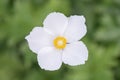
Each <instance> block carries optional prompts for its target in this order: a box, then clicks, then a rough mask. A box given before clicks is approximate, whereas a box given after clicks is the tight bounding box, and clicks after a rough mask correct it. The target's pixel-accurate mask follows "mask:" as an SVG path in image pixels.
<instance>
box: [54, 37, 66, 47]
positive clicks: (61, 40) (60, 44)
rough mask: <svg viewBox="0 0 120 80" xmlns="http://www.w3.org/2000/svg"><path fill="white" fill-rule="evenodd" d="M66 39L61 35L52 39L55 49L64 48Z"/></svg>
mask: <svg viewBox="0 0 120 80" xmlns="http://www.w3.org/2000/svg"><path fill="white" fill-rule="evenodd" d="M66 43H67V40H66V38H64V37H62V36H58V37H56V38H55V39H54V41H53V44H54V46H55V48H57V49H64V48H65V47H66Z"/></svg>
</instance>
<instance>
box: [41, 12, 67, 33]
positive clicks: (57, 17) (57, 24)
mask: <svg viewBox="0 0 120 80" xmlns="http://www.w3.org/2000/svg"><path fill="white" fill-rule="evenodd" d="M67 22H68V19H67V17H66V16H65V15H64V14H62V13H58V12H53V13H50V14H49V15H48V16H47V17H46V19H45V20H44V23H43V24H44V28H47V29H48V30H50V31H51V32H53V33H55V34H57V35H61V34H62V33H63V32H64V30H65V28H66V25H67Z"/></svg>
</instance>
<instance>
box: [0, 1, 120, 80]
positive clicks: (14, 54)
mask: <svg viewBox="0 0 120 80" xmlns="http://www.w3.org/2000/svg"><path fill="white" fill-rule="evenodd" d="M54 11H57V12H62V13H64V14H65V15H67V16H69V15H72V14H79V15H84V16H85V17H86V25H87V27H88V33H87V35H86V36H85V37H84V39H83V41H84V42H85V44H86V45H87V47H88V50H89V60H88V61H87V62H86V64H85V65H81V66H76V67H71V66H68V65H65V64H64V65H62V67H61V69H60V70H58V71H54V72H49V71H44V70H41V69H40V68H39V66H38V64H37V60H36V54H34V53H32V52H31V51H30V49H29V48H28V45H27V42H26V40H25V39H24V38H25V36H26V35H27V34H28V33H29V32H30V31H31V30H32V28H33V27H34V26H40V25H42V22H43V20H44V18H45V17H46V15H48V14H49V13H50V12H54ZM119 14H120V1H119V0H0V80H120V15H119Z"/></svg>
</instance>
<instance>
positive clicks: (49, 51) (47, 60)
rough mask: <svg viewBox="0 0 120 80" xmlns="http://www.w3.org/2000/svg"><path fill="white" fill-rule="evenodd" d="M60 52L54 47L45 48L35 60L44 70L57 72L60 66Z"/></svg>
mask: <svg viewBox="0 0 120 80" xmlns="http://www.w3.org/2000/svg"><path fill="white" fill-rule="evenodd" d="M61 53H62V51H60V50H57V49H55V48H54V47H46V48H43V49H41V50H40V52H39V54H38V56H37V59H38V64H39V66H40V67H41V68H42V69H45V70H50V71H53V70H58V69H59V68H60V67H61V65H62V56H61Z"/></svg>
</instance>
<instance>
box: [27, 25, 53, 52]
mask: <svg viewBox="0 0 120 80" xmlns="http://www.w3.org/2000/svg"><path fill="white" fill-rule="evenodd" d="M52 37H53V36H52V35H50V34H48V33H47V32H46V31H45V30H44V29H43V28H42V27H35V28H34V29H33V30H32V31H31V32H30V34H29V35H28V36H27V37H26V38H25V39H27V41H28V44H29V47H30V49H31V50H32V51H33V52H35V53H38V52H39V50H40V49H41V48H43V47H46V46H51V45H52Z"/></svg>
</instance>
